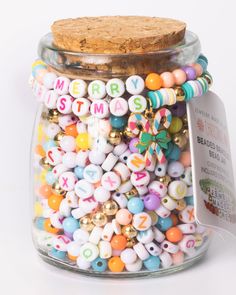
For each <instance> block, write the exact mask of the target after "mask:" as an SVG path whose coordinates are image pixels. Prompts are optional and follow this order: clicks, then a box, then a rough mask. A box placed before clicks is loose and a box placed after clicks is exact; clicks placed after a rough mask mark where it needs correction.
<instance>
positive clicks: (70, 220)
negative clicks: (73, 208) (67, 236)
mask: <svg viewBox="0 0 236 295" xmlns="http://www.w3.org/2000/svg"><path fill="white" fill-rule="evenodd" d="M79 226H80V225H79V222H78V220H77V219H75V218H74V217H71V216H70V217H66V218H65V219H64V220H63V222H62V227H63V229H64V231H65V232H68V233H73V232H74V231H75V230H76V229H77V228H79Z"/></svg>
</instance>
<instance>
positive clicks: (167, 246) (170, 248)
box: [161, 240, 179, 254]
mask: <svg viewBox="0 0 236 295" xmlns="http://www.w3.org/2000/svg"><path fill="white" fill-rule="evenodd" d="M161 248H162V249H163V250H165V251H167V252H169V253H171V254H175V253H177V252H178V251H179V246H177V245H175V244H173V243H171V242H169V241H167V240H165V241H163V242H162V243H161Z"/></svg>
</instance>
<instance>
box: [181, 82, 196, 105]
mask: <svg viewBox="0 0 236 295" xmlns="http://www.w3.org/2000/svg"><path fill="white" fill-rule="evenodd" d="M181 87H182V89H183V91H184V94H185V100H186V101H189V100H190V99H192V98H193V97H194V91H193V88H192V86H191V85H190V84H189V83H188V82H185V83H184V84H183V85H182V86H181Z"/></svg>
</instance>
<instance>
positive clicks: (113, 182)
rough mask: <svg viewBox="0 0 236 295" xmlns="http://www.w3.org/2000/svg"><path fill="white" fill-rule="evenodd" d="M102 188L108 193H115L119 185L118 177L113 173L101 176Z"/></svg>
mask: <svg viewBox="0 0 236 295" xmlns="http://www.w3.org/2000/svg"><path fill="white" fill-rule="evenodd" d="M101 184H102V186H103V187H104V188H105V189H106V190H108V191H115V190H116V189H117V188H118V187H119V186H120V184H121V180H120V177H119V176H118V175H117V174H116V173H115V172H112V171H111V172H106V173H105V174H103V176H102V180H101Z"/></svg>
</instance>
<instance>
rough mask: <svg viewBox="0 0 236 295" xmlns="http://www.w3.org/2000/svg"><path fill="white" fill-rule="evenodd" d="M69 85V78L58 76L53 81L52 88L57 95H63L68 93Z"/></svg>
mask: <svg viewBox="0 0 236 295" xmlns="http://www.w3.org/2000/svg"><path fill="white" fill-rule="evenodd" d="M69 85H70V79H68V78H67V77H58V78H56V80H55V81H54V85H53V88H54V90H56V92H57V93H58V94H59V95H64V94H67V93H68V89H69Z"/></svg>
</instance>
